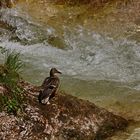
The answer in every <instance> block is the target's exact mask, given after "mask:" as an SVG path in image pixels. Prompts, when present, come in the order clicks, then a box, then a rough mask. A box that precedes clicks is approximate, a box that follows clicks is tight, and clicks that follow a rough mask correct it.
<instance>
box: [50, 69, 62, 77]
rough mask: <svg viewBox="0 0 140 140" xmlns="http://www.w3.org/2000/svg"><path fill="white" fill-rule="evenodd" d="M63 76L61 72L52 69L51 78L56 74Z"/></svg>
mask: <svg viewBox="0 0 140 140" xmlns="http://www.w3.org/2000/svg"><path fill="white" fill-rule="evenodd" d="M57 73H58V74H62V73H61V72H60V71H58V70H57V69H56V68H51V70H50V76H51V77H52V76H55V75H56V74H57Z"/></svg>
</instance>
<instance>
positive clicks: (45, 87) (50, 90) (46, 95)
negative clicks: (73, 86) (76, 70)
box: [38, 68, 62, 105]
mask: <svg viewBox="0 0 140 140" xmlns="http://www.w3.org/2000/svg"><path fill="white" fill-rule="evenodd" d="M57 74H62V73H61V72H60V71H58V70H57V69H56V68H51V70H50V76H49V77H47V78H45V80H44V81H43V83H42V85H41V90H40V92H39V96H38V100H39V103H41V104H44V105H45V104H50V103H49V101H50V100H51V99H52V98H53V97H55V95H56V93H57V91H58V88H59V85H60V80H59V78H58V76H57Z"/></svg>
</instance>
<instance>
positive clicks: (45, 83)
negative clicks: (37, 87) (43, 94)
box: [41, 77, 51, 88]
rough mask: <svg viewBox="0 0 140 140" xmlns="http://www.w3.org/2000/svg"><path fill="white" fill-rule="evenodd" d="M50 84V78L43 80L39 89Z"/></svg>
mask: <svg viewBox="0 0 140 140" xmlns="http://www.w3.org/2000/svg"><path fill="white" fill-rule="evenodd" d="M50 82H51V78H50V77H47V78H45V80H44V81H43V83H42V85H41V87H42V88H45V87H46V86H48V85H49V84H50Z"/></svg>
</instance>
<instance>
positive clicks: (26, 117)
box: [0, 82, 128, 140]
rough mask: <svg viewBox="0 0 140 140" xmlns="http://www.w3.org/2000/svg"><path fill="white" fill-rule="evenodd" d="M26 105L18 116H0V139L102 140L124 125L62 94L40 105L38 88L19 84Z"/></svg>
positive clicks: (84, 102) (108, 113)
mask: <svg viewBox="0 0 140 140" xmlns="http://www.w3.org/2000/svg"><path fill="white" fill-rule="evenodd" d="M21 85H22V86H23V87H24V90H25V95H26V97H27V103H25V104H24V108H23V110H24V111H23V112H24V113H23V114H22V115H20V116H13V115H9V114H7V113H5V112H1V113H0V122H1V123H0V138H2V139H3V140H7V139H19V140H20V139H21V140H22V139H27V140H33V139H34V140H37V139H40V140H46V139H48V140H60V139H62V140H85V139H86V140H103V139H105V138H106V137H108V136H111V135H112V134H113V133H114V132H116V131H117V130H121V129H124V128H125V127H126V126H127V124H128V122H127V120H125V119H124V118H122V117H120V116H116V115H113V114H112V113H110V112H108V111H107V110H105V109H103V108H100V107H97V106H96V105H95V104H93V103H90V102H89V101H84V100H81V99H78V98H76V97H73V96H71V95H67V94H65V93H63V92H59V94H58V95H57V96H56V97H55V98H54V99H52V100H51V101H50V104H49V105H41V104H39V103H38V101H37V95H38V90H39V88H38V87H34V86H32V85H31V84H28V83H25V82H22V83H21Z"/></svg>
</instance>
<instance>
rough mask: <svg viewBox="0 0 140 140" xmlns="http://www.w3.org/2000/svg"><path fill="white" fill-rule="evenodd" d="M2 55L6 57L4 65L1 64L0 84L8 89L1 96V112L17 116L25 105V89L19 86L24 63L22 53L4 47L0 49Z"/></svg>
mask: <svg viewBox="0 0 140 140" xmlns="http://www.w3.org/2000/svg"><path fill="white" fill-rule="evenodd" d="M0 53H1V54H2V55H3V57H5V60H4V62H3V64H0V84H1V85H2V86H3V87H5V88H6V89H7V92H6V93H4V95H1V94H0V107H1V109H0V110H1V111H2V110H4V109H6V110H7V112H9V113H14V114H17V112H18V111H19V110H22V105H23V89H22V88H21V87H20V86H19V84H18V83H19V81H20V75H19V73H20V72H21V69H22V67H23V63H22V61H21V59H20V53H16V52H15V51H11V50H7V49H5V48H3V47H0Z"/></svg>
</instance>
